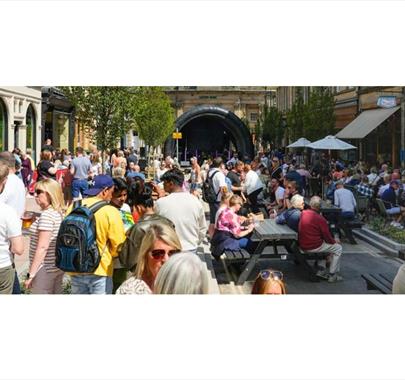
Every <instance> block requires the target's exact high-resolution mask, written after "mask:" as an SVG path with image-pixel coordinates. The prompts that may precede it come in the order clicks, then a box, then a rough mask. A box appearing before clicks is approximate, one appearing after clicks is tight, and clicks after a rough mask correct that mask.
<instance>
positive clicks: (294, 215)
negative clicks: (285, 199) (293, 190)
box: [276, 208, 301, 232]
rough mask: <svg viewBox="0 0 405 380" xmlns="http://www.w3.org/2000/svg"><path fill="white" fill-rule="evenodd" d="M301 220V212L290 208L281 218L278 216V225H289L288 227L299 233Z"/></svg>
mask: <svg viewBox="0 0 405 380" xmlns="http://www.w3.org/2000/svg"><path fill="white" fill-rule="evenodd" d="M300 218H301V211H300V210H298V209H297V208H289V209H288V210H285V211H284V212H282V213H281V214H280V215H279V216H277V218H276V223H277V224H287V226H288V227H290V228H291V229H292V230H294V231H295V232H298V224H299V222H300Z"/></svg>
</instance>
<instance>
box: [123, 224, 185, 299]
mask: <svg viewBox="0 0 405 380" xmlns="http://www.w3.org/2000/svg"><path fill="white" fill-rule="evenodd" d="M180 251H181V244H180V240H179V238H178V236H177V234H176V232H175V231H174V229H173V228H171V227H169V226H168V225H166V224H163V223H162V224H152V225H150V227H149V228H148V230H147V231H146V234H145V236H144V238H143V240H142V243H141V247H140V249H139V256H138V262H137V266H136V271H135V274H134V275H133V276H132V277H131V278H129V279H128V280H127V281H125V282H124V283H123V284H122V285H121V286H120V287H119V288H118V290H117V293H116V294H151V293H153V290H154V283H155V279H156V276H157V274H158V273H159V270H160V268H161V267H162V265H163V264H164V263H165V262H166V261H167V260H168V259H169V257H170V256H172V255H173V254H175V253H178V252H180Z"/></svg>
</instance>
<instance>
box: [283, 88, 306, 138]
mask: <svg viewBox="0 0 405 380" xmlns="http://www.w3.org/2000/svg"><path fill="white" fill-rule="evenodd" d="M304 117H305V105H304V98H303V94H302V87H296V92H295V99H294V104H293V105H292V107H291V110H289V111H288V112H287V128H288V134H289V137H290V139H291V140H292V141H295V140H297V139H299V138H301V137H304Z"/></svg>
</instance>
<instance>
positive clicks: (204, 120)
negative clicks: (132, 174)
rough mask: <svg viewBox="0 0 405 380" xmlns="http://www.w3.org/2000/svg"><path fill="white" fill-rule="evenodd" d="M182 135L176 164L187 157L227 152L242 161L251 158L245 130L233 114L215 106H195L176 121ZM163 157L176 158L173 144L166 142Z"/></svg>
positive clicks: (172, 140) (247, 134)
mask: <svg viewBox="0 0 405 380" xmlns="http://www.w3.org/2000/svg"><path fill="white" fill-rule="evenodd" d="M176 128H177V129H178V131H179V132H181V133H182V139H181V140H179V157H180V160H181V161H183V160H188V159H189V158H190V157H191V156H195V155H198V156H199V157H201V156H208V155H210V156H215V155H220V154H223V152H224V151H229V149H234V150H236V151H237V152H238V153H239V154H240V156H241V157H242V158H247V159H251V158H253V154H254V151H253V142H252V137H251V134H250V131H249V129H248V128H247V127H246V126H245V124H243V122H242V121H241V120H240V119H239V118H238V117H237V116H236V115H235V114H234V113H233V112H230V111H228V110H226V109H224V108H221V107H217V106H197V107H194V108H192V109H191V110H189V111H187V112H185V113H184V114H183V115H181V116H180V117H179V118H178V119H177V121H176ZM164 152H165V155H170V156H175V155H176V141H175V140H174V139H172V138H171V137H170V138H168V139H167V140H166V143H165V147H164Z"/></svg>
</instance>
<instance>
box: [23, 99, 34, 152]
mask: <svg viewBox="0 0 405 380" xmlns="http://www.w3.org/2000/svg"><path fill="white" fill-rule="evenodd" d="M25 120H26V125H27V148H30V149H34V136H35V114H34V110H33V107H32V105H31V104H30V105H29V107H28V109H27V115H26V119H25Z"/></svg>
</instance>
